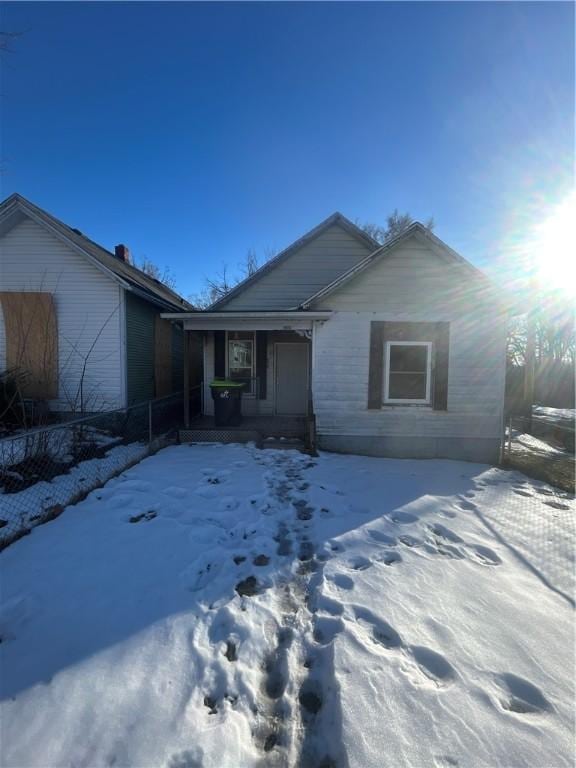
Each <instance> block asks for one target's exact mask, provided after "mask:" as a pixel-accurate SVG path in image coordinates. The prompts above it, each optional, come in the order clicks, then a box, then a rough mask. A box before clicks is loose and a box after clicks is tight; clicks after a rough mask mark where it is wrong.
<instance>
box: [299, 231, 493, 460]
mask: <svg viewBox="0 0 576 768" xmlns="http://www.w3.org/2000/svg"><path fill="white" fill-rule="evenodd" d="M314 309H330V310H332V311H333V312H334V314H333V316H332V317H331V319H330V320H329V321H327V322H325V323H317V324H316V328H315V330H314V344H313V349H314V357H313V374H312V376H313V379H312V387H313V393H314V395H313V396H314V412H315V414H316V419H317V430H318V434H319V439H320V444H321V445H324V446H325V447H332V448H334V449H338V446H339V445H340V446H348V450H353V449H354V446H356V448H357V449H358V450H360V449H362V450H360V452H367V453H379V455H395V456H398V455H401V456H402V455H403V456H406V455H412V456H422V455H425V456H452V457H454V458H478V457H484V458H485V459H489V460H494V459H496V458H497V456H496V453H497V447H498V446H499V442H500V439H501V434H502V418H503V402H504V379H505V339H506V322H505V315H504V314H503V313H502V312H501V311H500V310H499V309H498V307H497V305H496V303H495V301H494V300H493V299H490V298H489V297H488V296H486V295H485V294H483V293H482V292H481V291H480V289H479V288H478V287H475V286H474V285H473V283H472V279H471V278H469V277H467V278H464V277H463V274H462V272H461V271H460V269H459V268H458V267H453V266H451V265H448V264H446V263H445V262H443V261H442V260H441V259H440V258H439V257H438V256H436V255H435V254H434V253H433V252H432V251H431V250H430V249H429V248H427V247H426V246H423V245H421V244H420V243H419V242H418V241H417V240H416V239H412V240H410V241H408V242H406V243H405V244H401V245H399V246H398V248H397V249H396V250H395V251H393V252H392V253H391V254H390V256H389V257H388V258H386V259H384V260H382V261H381V262H380V263H377V264H375V265H373V266H372V267H371V268H369V269H368V270H366V271H365V272H364V273H362V274H361V275H359V276H358V277H357V278H355V279H354V280H352V281H351V282H349V283H348V284H347V285H345V286H343V287H342V288H341V289H340V290H339V291H337V292H335V293H334V294H332V295H331V296H327V297H326V298H325V299H324V300H321V301H320V302H319V303H318V305H317V306H315V307H314ZM373 320H394V321H398V320H411V321H420V322H422V321H449V322H450V353H449V375H448V410H447V411H435V410H433V409H432V407H431V406H420V405H416V406H402V405H400V406H383V407H382V409H380V410H368V408H367V401H368V364H369V344H370V323H371V321H373ZM350 437H354V438H355V439H354V440H350V439H348V438H350ZM375 439H376V440H375ZM466 441H472V442H471V443H468V442H466ZM473 444H475V445H476V449H475V448H474V445H473ZM467 446H468V447H467ZM482 446H483V447H482Z"/></svg>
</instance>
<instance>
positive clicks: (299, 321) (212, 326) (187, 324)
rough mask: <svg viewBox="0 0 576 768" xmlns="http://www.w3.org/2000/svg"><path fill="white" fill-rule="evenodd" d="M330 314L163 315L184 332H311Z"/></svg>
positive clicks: (184, 313)
mask: <svg viewBox="0 0 576 768" xmlns="http://www.w3.org/2000/svg"><path fill="white" fill-rule="evenodd" d="M330 315H331V312H326V311H322V312H291V311H280V312H272V311H264V312H209V311H208V312H164V313H162V315H161V317H162V318H164V319H165V320H172V321H174V322H181V323H182V326H183V328H184V330H185V331H238V330H252V331H272V330H311V329H312V328H313V325H314V323H315V322H324V321H326V320H328V319H329V318H330Z"/></svg>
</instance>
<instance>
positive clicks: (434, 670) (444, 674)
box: [410, 645, 456, 687]
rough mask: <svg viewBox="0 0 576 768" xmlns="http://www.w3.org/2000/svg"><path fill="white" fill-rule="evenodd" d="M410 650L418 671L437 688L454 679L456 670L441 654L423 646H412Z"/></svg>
mask: <svg viewBox="0 0 576 768" xmlns="http://www.w3.org/2000/svg"><path fill="white" fill-rule="evenodd" d="M410 650H411V652H412V656H413V657H414V659H415V661H416V663H417V664H418V667H419V669H420V671H421V672H422V673H423V674H424V675H425V676H426V677H427V678H428V679H429V680H432V682H433V683H435V684H436V685H437V686H439V687H443V686H446V685H448V684H450V683H451V682H452V681H453V680H454V679H455V678H456V670H455V669H454V667H453V666H452V665H451V664H450V663H449V662H448V661H447V660H446V659H445V658H444V656H442V654H440V653H437V652H436V651H433V650H432V649H431V648H426V647H425V646H423V645H413V646H412V647H411V648H410Z"/></svg>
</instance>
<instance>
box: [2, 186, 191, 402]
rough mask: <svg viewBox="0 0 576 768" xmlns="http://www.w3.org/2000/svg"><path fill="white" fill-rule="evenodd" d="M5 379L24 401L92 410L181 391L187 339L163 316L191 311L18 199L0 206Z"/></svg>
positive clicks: (120, 249) (125, 259)
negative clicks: (18, 376)
mask: <svg viewBox="0 0 576 768" xmlns="http://www.w3.org/2000/svg"><path fill="white" fill-rule="evenodd" d="M0 306H1V311H0V373H1V372H2V371H6V370H8V371H19V372H21V373H22V374H23V378H22V385H21V386H22V389H23V394H24V396H25V397H26V399H27V400H29V401H31V402H39V403H44V404H46V405H47V407H48V409H49V410H50V411H53V412H61V413H66V412H72V413H78V412H87V411H88V412H90V411H102V410H107V409H112V408H118V407H120V408H123V407H125V406H127V405H130V404H133V403H138V402H142V401H145V400H150V399H152V398H154V397H161V396H163V395H168V394H170V393H172V392H174V391H178V390H180V391H181V390H182V382H183V378H184V377H183V334H182V329H181V328H180V327H179V326H178V325H177V324H174V323H170V322H168V321H166V320H163V319H162V318H161V313H162V312H177V311H179V310H183V309H187V310H190V309H192V307H191V306H190V305H189V304H188V303H187V302H185V301H184V300H183V299H182V298H181V297H180V296H178V295H177V294H176V293H174V292H173V291H171V290H170V289H169V288H167V287H166V286H165V285H163V284H162V283H160V282H158V281H157V280H154V279H152V278H151V277H149V276H147V275H145V274H144V273H143V272H142V271H141V270H139V269H137V268H136V267H134V266H133V265H132V264H131V263H130V260H129V254H128V249H127V248H126V247H125V246H123V245H119V246H117V247H116V249H115V252H114V253H111V252H109V251H107V250H106V249H104V248H102V247H101V246H100V245H98V244H97V243H95V242H93V241H92V240H90V239H89V238H87V237H86V236H85V235H83V234H82V233H81V232H80V231H79V230H77V229H73V228H71V227H69V226H67V225H66V224H64V223H63V222H61V221H59V220H58V219H56V218H55V217H54V216H52V215H50V214H49V213H47V212H46V211H44V210H42V209H41V208H39V207H38V206H36V205H34V204H33V203H31V202H30V201H29V200H26V199H25V198H24V197H22V196H21V195H17V194H14V195H11V196H10V197H8V198H7V199H6V200H4V202H3V203H2V204H0Z"/></svg>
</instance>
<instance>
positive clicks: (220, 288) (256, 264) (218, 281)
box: [188, 248, 276, 309]
mask: <svg viewBox="0 0 576 768" xmlns="http://www.w3.org/2000/svg"><path fill="white" fill-rule="evenodd" d="M275 254H276V252H275V251H274V250H273V249H271V248H267V249H265V251H264V257H263V259H260V258H259V257H258V255H257V254H256V251H255V250H254V249H253V248H250V249H249V250H248V251H247V252H246V256H245V257H244V260H243V261H241V262H240V263H239V264H238V271H237V272H236V273H235V274H233V275H232V276H231V275H230V271H229V268H228V265H227V264H222V266H221V267H220V270H219V272H218V273H217V274H216V275H215V276H214V277H205V278H204V286H203V287H202V288H201V289H200V291H199V292H197V293H195V294H192V295H191V296H189V297H188V298H189V301H190V303H191V304H193V305H194V306H195V307H197V308H198V309H207V308H208V307H209V306H210V305H211V304H214V302H215V301H219V299H222V298H224V296H226V294H227V293H229V292H230V291H231V290H232V288H234V287H235V286H236V285H238V283H240V282H242V280H246V279H247V278H248V277H251V276H252V275H253V274H254V273H255V272H257V271H258V270H259V269H260V267H261V266H262V265H263V264H265V263H266V262H267V261H269V260H270V259H271V258H273V257H274V256H275Z"/></svg>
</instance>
